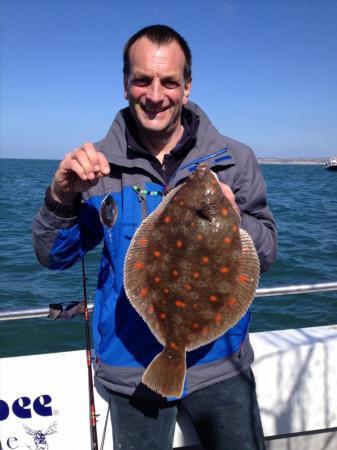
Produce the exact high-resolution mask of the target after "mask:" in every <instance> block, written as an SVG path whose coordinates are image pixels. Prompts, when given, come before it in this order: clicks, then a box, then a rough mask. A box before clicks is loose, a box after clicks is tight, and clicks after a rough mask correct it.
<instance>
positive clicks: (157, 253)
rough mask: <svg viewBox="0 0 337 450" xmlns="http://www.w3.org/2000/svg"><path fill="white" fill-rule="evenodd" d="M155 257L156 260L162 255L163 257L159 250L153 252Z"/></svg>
mask: <svg viewBox="0 0 337 450" xmlns="http://www.w3.org/2000/svg"><path fill="white" fill-rule="evenodd" d="M153 255H154V256H155V257H156V258H159V257H160V255H161V253H160V252H159V251H158V250H155V251H154V252H153Z"/></svg>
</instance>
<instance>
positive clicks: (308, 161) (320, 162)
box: [257, 158, 329, 166]
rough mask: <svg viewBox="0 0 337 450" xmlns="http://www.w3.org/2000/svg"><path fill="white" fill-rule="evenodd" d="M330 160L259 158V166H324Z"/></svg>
mask: <svg viewBox="0 0 337 450" xmlns="http://www.w3.org/2000/svg"><path fill="white" fill-rule="evenodd" d="M328 159H329V158H257V160H258V162H259V164H310V165H316V166H324V165H325V164H326V162H327V161H328Z"/></svg>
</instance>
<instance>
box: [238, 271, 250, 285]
mask: <svg viewBox="0 0 337 450" xmlns="http://www.w3.org/2000/svg"><path fill="white" fill-rule="evenodd" d="M238 278H239V281H241V283H248V281H249V277H248V275H246V274H244V273H242V274H241V275H239V276H238Z"/></svg>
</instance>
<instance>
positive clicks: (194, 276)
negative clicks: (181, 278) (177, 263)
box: [193, 272, 200, 280]
mask: <svg viewBox="0 0 337 450" xmlns="http://www.w3.org/2000/svg"><path fill="white" fill-rule="evenodd" d="M193 278H195V279H196V280H197V279H198V278H200V272H194V273H193Z"/></svg>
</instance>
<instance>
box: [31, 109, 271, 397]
mask: <svg viewBox="0 0 337 450" xmlns="http://www.w3.org/2000/svg"><path fill="white" fill-rule="evenodd" d="M187 107H188V108H190V109H191V110H192V111H193V112H194V113H195V114H197V115H198V116H199V126H198V129H197V131H196V141H195V145H194V146H193V148H191V149H190V150H189V151H188V153H187V154H186V156H185V158H184V159H183V161H182V162H181V164H180V166H179V167H178V169H177V170H176V171H175V173H173V175H172V176H171V178H170V180H169V183H168V185H167V186H165V183H164V180H163V179H162V178H161V176H160V174H159V173H158V171H156V170H155V169H154V168H153V166H152V165H151V163H150V161H149V159H148V158H145V157H144V155H142V154H138V153H135V152H133V151H132V148H130V147H128V143H127V140H126V124H125V120H124V117H123V114H122V112H121V111H120V112H119V113H118V114H117V116H116V118H115V120H114V122H113V123H112V126H111V128H110V129H109V131H108V133H107V135H106V137H105V138H104V139H103V140H102V141H100V142H98V143H96V144H95V146H96V148H97V149H98V150H99V151H101V152H103V153H104V154H105V155H106V157H107V159H108V161H109V163H110V167H111V173H110V175H109V176H107V177H104V178H102V179H101V180H100V181H99V182H98V184H97V185H95V186H94V187H92V188H90V189H89V190H88V191H86V192H85V193H83V195H82V202H81V203H78V204H77V205H76V207H75V206H74V207H72V211H73V212H72V214H70V215H71V217H69V214H59V213H58V212H57V210H53V211H52V210H50V208H49V209H48V207H47V206H48V205H47V204H46V202H45V203H44V204H43V206H42V207H41V209H40V210H39V212H38V213H37V215H36V217H35V219H34V223H33V243H34V247H35V251H36V253H37V256H38V259H39V261H40V262H41V263H42V264H43V265H45V266H47V267H48V268H50V269H61V270H63V269H67V268H68V267H70V266H72V265H73V264H74V263H75V262H76V261H78V260H79V259H80V258H82V257H83V256H84V255H85V254H86V253H87V252H88V251H90V250H92V249H93V248H94V247H96V246H97V245H98V244H100V243H101V242H102V240H103V250H102V257H101V262H100V268H99V274H98V282H97V291H96V296H95V309H94V316H93V339H94V345H95V351H96V355H97V357H98V367H97V370H96V377H97V379H98V380H99V381H100V382H101V383H103V384H104V385H105V386H106V387H108V388H110V389H112V390H114V391H117V392H120V393H123V394H128V395H139V396H146V397H149V396H151V393H150V392H149V390H147V389H146V388H145V387H144V386H143V385H142V384H141V378H142V374H143V372H144V370H145V369H146V367H147V366H148V365H149V363H150V362H151V361H152V359H153V358H154V356H156V355H157V354H158V353H159V352H160V351H161V350H162V346H161V345H160V344H159V343H158V342H157V340H156V339H155V337H154V336H153V335H152V333H151V331H150V330H149V328H148V327H147V325H146V323H145V322H144V321H143V319H142V318H141V317H140V316H139V315H138V313H137V312H136V311H135V309H134V308H133V307H132V305H131V304H130V302H129V301H128V299H127V297H126V295H125V292H124V288H123V267H124V258H125V254H126V251H127V249H128V246H129V244H130V241H131V239H132V236H133V235H134V233H135V231H136V229H137V227H138V226H139V224H140V223H141V222H142V220H143V219H144V218H145V217H146V216H147V215H148V214H150V213H151V212H152V211H153V210H154V209H155V208H156V207H157V206H158V205H159V203H160V201H161V199H162V197H161V196H159V195H146V196H143V197H140V196H139V194H138V193H137V192H136V190H135V189H134V186H137V187H138V188H141V189H144V190H147V191H151V192H154V191H155V192H160V191H161V192H164V190H165V189H166V190H167V189H171V188H173V187H174V186H176V185H177V184H179V183H181V182H183V180H185V179H186V177H188V176H189V175H190V174H191V172H192V171H193V170H194V169H195V168H196V167H197V165H198V164H199V163H200V162H201V161H202V162H206V163H207V164H208V166H209V167H211V168H212V170H214V171H215V172H216V173H217V175H218V177H219V179H220V181H222V182H224V183H226V184H228V185H229V186H230V187H231V189H232V190H233V192H234V195H235V198H236V202H237V204H238V206H239V208H240V211H241V227H242V228H243V229H245V230H246V231H247V232H248V233H249V234H250V236H251V237H252V239H253V241H254V243H255V246H256V249H257V252H258V255H259V258H260V264H261V270H262V271H265V270H267V269H268V267H269V266H270V265H271V264H272V263H273V261H274V259H275V255H276V246H277V244H276V238H277V232H276V226H275V222H274V219H273V216H272V213H271V211H270V209H269V207H268V205H267V199H266V191H265V183H264V180H263V177H262V174H261V171H260V169H259V167H258V164H257V161H256V158H255V156H254V154H253V152H252V150H251V149H250V148H249V147H247V146H246V145H243V144H241V143H239V142H237V141H235V140H233V139H230V138H228V137H225V136H222V135H221V134H220V133H219V132H218V131H217V130H216V129H215V127H214V126H213V125H212V123H211V122H210V120H209V119H208V117H207V116H206V115H205V113H204V112H203V111H202V110H201V109H200V108H199V107H198V106H197V105H196V104H194V103H189V104H188V105H187ZM108 193H111V195H112V196H113V199H114V201H115V203H116V205H117V208H118V217H117V221H116V223H115V224H114V226H113V227H112V229H110V228H107V227H105V226H103V225H102V223H101V221H100V218H99V211H100V207H101V203H102V200H103V199H104V198H105V196H106V195H107V194H108ZM62 216H63V217H62ZM64 216H66V217H64ZM249 320H250V310H248V311H247V313H246V314H245V315H244V317H242V319H241V320H240V321H239V322H238V323H237V324H236V325H235V326H234V327H233V328H231V329H230V330H228V331H227V332H226V333H225V334H224V335H223V336H222V337H220V338H219V339H217V340H215V341H214V342H212V343H210V344H208V345H205V346H203V347H201V348H199V349H197V350H194V351H191V352H189V353H188V354H187V376H186V381H185V388H184V392H183V396H186V395H188V394H189V393H191V392H194V391H196V390H199V389H202V388H204V387H206V386H208V385H211V384H213V383H216V382H218V381H222V380H224V379H226V378H230V377H232V376H234V375H236V374H238V373H239V372H240V371H243V370H246V369H247V368H248V367H249V366H250V364H251V363H252V361H253V359H254V356H253V350H252V348H251V345H250V343H249V337H248V326H249Z"/></svg>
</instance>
